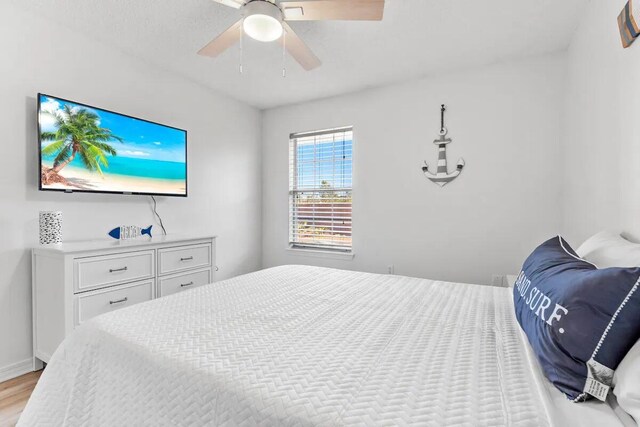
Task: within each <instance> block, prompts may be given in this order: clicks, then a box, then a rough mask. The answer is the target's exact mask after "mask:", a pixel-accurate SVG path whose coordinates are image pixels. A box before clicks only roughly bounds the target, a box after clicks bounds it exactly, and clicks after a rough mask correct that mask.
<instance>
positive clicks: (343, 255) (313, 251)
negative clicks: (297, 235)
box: [287, 248, 355, 261]
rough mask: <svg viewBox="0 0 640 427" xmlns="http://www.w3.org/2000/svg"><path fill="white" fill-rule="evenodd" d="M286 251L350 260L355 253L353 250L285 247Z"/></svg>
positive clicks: (298, 254)
mask: <svg viewBox="0 0 640 427" xmlns="http://www.w3.org/2000/svg"><path fill="white" fill-rule="evenodd" d="M287 251H288V252H289V253H290V254H291V255H296V256H304V257H313V258H326V259H341V260H345V261H348V260H352V259H353V257H354V256H355V254H354V253H353V252H337V251H323V250H322V249H302V248H287Z"/></svg>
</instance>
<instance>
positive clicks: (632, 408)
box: [613, 341, 640, 423]
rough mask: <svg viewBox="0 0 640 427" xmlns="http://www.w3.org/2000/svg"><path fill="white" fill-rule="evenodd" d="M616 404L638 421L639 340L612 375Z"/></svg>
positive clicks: (639, 402)
mask: <svg viewBox="0 0 640 427" xmlns="http://www.w3.org/2000/svg"><path fill="white" fill-rule="evenodd" d="M613 385H614V388H613V394H615V395H616V398H617V399H618V405H620V407H621V408H622V409H623V410H624V411H625V412H626V413H627V414H629V415H631V416H632V417H633V418H634V419H635V420H636V422H637V423H640V341H638V342H636V344H635V345H634V346H633V347H632V348H631V350H629V353H627V355H626V356H625V357H624V359H622V362H620V364H619V365H618V368H617V369H616V372H615V373H614V375H613Z"/></svg>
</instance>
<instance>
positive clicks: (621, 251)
mask: <svg viewBox="0 0 640 427" xmlns="http://www.w3.org/2000/svg"><path fill="white" fill-rule="evenodd" d="M576 253H577V254H578V256H579V257H580V258H583V259H585V260H587V261H589V262H591V263H593V264H595V265H596V266H597V267H598V268H609V267H640V244H637V243H632V242H630V241H628V240H627V239H625V238H624V237H622V236H620V234H618V233H614V232H612V231H601V232H600V233H598V234H596V235H594V236H592V237H590V238H589V239H587V241H586V242H584V243H583V244H582V245H581V246H580V247H579V248H578V249H577V250H576Z"/></svg>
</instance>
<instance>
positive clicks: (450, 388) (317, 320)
mask: <svg viewBox="0 0 640 427" xmlns="http://www.w3.org/2000/svg"><path fill="white" fill-rule="evenodd" d="M510 299H511V294H510V292H509V290H507V289H503V288H493V287H485V286H477V285H466V284H454V283H445V282H437V281H431V280H423V279H415V278H408V277H399V276H386V275H376V274H367V273H358V272H348V271H340V270H330V269H323V268H316V267H301V266H284V267H278V268H272V269H268V270H264V271H260V272H257V273H253V274H249V275H245V276H241V277H237V278H234V279H230V280H226V281H223V282H218V283H215V284H213V285H208V286H204V287H201V288H198V289H193V290H191V291H186V292H183V293H180V294H176V295H173V296H169V297H165V298H160V299H157V300H154V301H150V302H148V303H144V304H139V305H136V306H133V307H130V308H125V309H122V310H119V311H116V312H113V313H109V314H106V315H103V316H100V317H98V318H95V319H94V320H92V321H90V322H88V323H85V324H84V325H83V326H81V327H80V328H78V329H77V330H76V331H75V332H74V333H73V334H72V335H71V336H70V337H69V338H68V339H67V340H66V341H65V342H64V343H63V344H62V345H61V346H60V348H59V349H58V351H57V352H56V353H55V355H54V356H53V358H52V360H51V363H50V364H49V366H48V367H47V369H46V370H45V372H44V374H43V376H42V379H41V380H40V382H39V384H38V386H37V387H36V390H35V392H34V394H33V396H32V397H31V400H30V401H29V403H28V405H27V407H26V409H25V412H24V413H23V416H22V418H21V419H20V422H19V425H21V426H36V425H37V426H42V425H55V426H60V425H66V426H79V425H87V426H142V425H150V426H169V425H171V426H173V425H177V426H201V425H212V426H213V425H216V426H217V425H229V426H233V425H248V426H253V425H263V426H312V425H314V426H336V425H337V426H340V425H362V426H365V425H366V426H372V425H388V426H391V425H393V426H396V425H427V426H450V425H469V426H499V425H505V426H506V425H508V426H515V425H522V426H546V425H549V423H550V422H549V420H548V418H547V415H546V412H545V410H544V409H543V407H542V404H541V402H540V395H539V394H538V391H537V388H536V387H535V386H534V379H533V376H532V373H531V370H530V368H529V366H528V364H527V361H526V356H525V353H524V348H523V346H522V343H521V340H520V337H519V330H518V325H517V323H516V321H515V318H514V316H513V314H512V311H513V310H512V303H511V301H510Z"/></svg>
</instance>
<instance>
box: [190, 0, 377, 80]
mask: <svg viewBox="0 0 640 427" xmlns="http://www.w3.org/2000/svg"><path fill="white" fill-rule="evenodd" d="M213 1H215V2H217V3H220V4H224V5H226V6H230V7H233V8H235V9H240V10H241V12H242V18H241V19H240V20H239V21H238V22H236V23H235V24H233V25H232V26H231V27H229V28H228V29H227V30H226V31H224V32H223V33H222V34H220V35H219V36H218V37H216V38H215V39H213V40H212V41H211V42H209V44H207V45H206V46H205V47H203V48H202V49H200V51H199V52H198V54H199V55H204V56H210V57H216V56H218V55H220V54H221V53H222V52H224V51H225V50H226V49H228V48H229V47H231V46H233V45H234V44H235V43H237V42H238V41H240V40H241V38H242V34H243V33H244V34H246V35H248V36H249V37H251V38H252V39H255V40H258V41H261V42H273V41H276V40H280V43H283V44H284V48H285V49H286V50H287V52H289V54H290V55H291V56H292V57H293V58H294V59H295V60H296V61H297V62H298V63H299V64H300V65H301V66H302V67H303V68H304V69H305V70H307V71H308V70H313V69H314V68H316V67H319V66H320V64H321V62H320V60H319V59H318V57H317V56H316V55H315V54H314V53H313V52H312V51H311V49H309V47H308V46H307V45H306V44H305V43H304V42H303V41H302V39H300V37H298V35H297V34H296V33H295V32H294V31H293V29H292V28H291V27H290V26H289V24H287V21H326V20H338V21H381V20H382V16H383V13H384V2H385V0H306V1H288V0H213Z"/></svg>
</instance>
